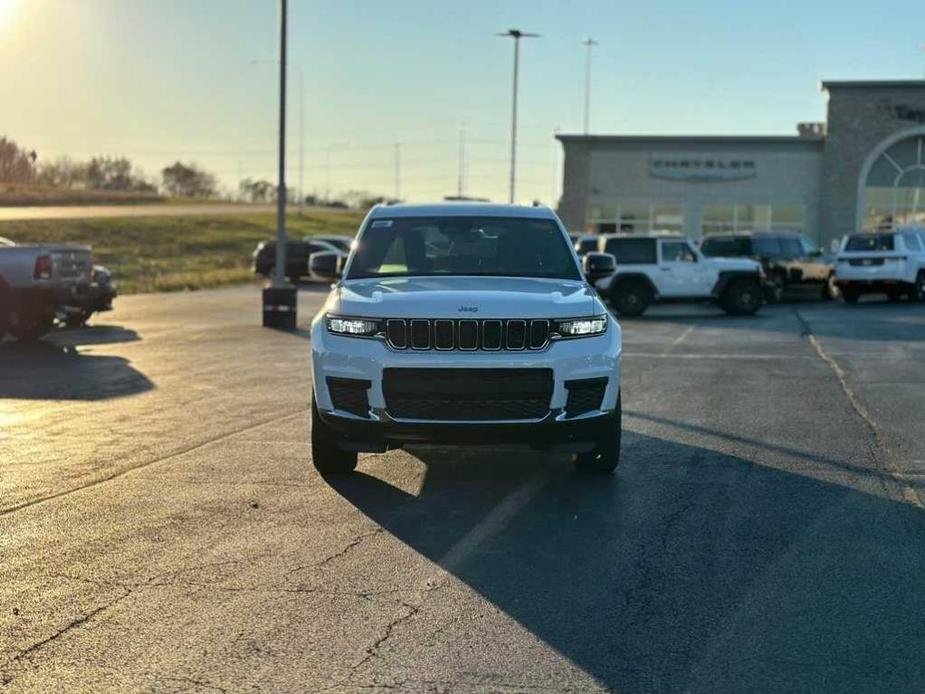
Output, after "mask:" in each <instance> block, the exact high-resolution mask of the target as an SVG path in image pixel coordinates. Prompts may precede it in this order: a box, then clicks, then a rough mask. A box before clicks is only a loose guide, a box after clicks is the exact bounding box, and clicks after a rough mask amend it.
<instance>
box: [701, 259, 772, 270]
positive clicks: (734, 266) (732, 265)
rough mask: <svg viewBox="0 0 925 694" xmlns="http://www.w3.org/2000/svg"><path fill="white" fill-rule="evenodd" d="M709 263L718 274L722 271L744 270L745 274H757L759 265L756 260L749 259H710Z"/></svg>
mask: <svg viewBox="0 0 925 694" xmlns="http://www.w3.org/2000/svg"><path fill="white" fill-rule="evenodd" d="M709 262H710V263H712V264H713V266H714V267H716V268H717V269H718V270H719V271H720V272H722V271H724V270H744V271H746V272H758V270H759V268H760V267H761V264H760V263H759V262H758V261H756V260H751V259H749V258H710V259H709Z"/></svg>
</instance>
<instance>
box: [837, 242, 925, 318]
mask: <svg viewBox="0 0 925 694" xmlns="http://www.w3.org/2000/svg"><path fill="white" fill-rule="evenodd" d="M835 283H836V284H837V285H838V287H839V289H841V294H842V297H843V298H844V299H845V301H847V302H848V303H849V304H854V303H857V301H858V299H859V298H860V297H861V295H862V294H868V293H878V294H886V295H887V297H888V298H889V299H890V300H891V301H898V300H899V299H900V298H901V297H902V296H903V295H907V296H908V297H909V298H910V299H912V300H913V301H925V228H923V227H896V229H894V230H893V231H889V232H873V233H871V232H868V233H863V234H852V235H851V236H848V237H847V238H846V239H845V240H844V241H843V242H842V247H841V251H840V252H839V254H838V260H837V262H836V265H835Z"/></svg>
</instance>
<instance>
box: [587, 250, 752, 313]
mask: <svg viewBox="0 0 925 694" xmlns="http://www.w3.org/2000/svg"><path fill="white" fill-rule="evenodd" d="M598 243H599V244H600V245H599V248H600V250H602V251H605V252H606V253H609V254H610V255H613V256H614V257H615V258H616V263H617V267H616V270H615V271H614V272H613V273H611V274H610V275H607V276H605V277H603V278H601V279H598V280H597V281H596V282H595V286H596V287H597V289H598V290H599V291H600V292H601V294H602V295H603V296H605V297H607V299H609V300H610V305H611V306H613V309H614V310H615V311H616V312H617V314H618V315H619V316H640V315H642V314H643V313H644V312H645V310H646V309H647V308H648V307H649V305H650V304H652V303H680V302H714V303H717V304H719V306H720V308H722V309H723V310H724V311H726V313H729V314H732V315H748V316H750V315H752V314H754V313H755V312H756V311H757V310H758V309H759V308H761V306H762V304H763V303H764V295H763V294H764V289H763V286H762V284H763V282H764V279H765V276H764V271H763V270H762V269H761V264H760V263H758V262H757V261H754V260H751V259H749V258H715V257H709V256H705V255H704V254H703V253H701V252H700V249H699V248H696V247H695V246H694V245H693V244H692V243H691V242H690V241H689V240H688V239H687V238H685V237H683V236H667V235H648V236H641V235H627V234H612V235H608V236H603V237H601V238H600V240H599V241H598Z"/></svg>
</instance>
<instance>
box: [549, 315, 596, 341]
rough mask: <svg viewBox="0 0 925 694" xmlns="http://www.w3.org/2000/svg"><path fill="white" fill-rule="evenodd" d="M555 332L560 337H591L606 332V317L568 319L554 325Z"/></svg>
mask: <svg viewBox="0 0 925 694" xmlns="http://www.w3.org/2000/svg"><path fill="white" fill-rule="evenodd" d="M556 332H557V333H559V335H561V336H562V337H591V336H592V335H600V334H601V333H604V332H607V316H606V315H603V316H591V317H590V318H570V319H569V320H560V321H559V322H558V323H557V324H556Z"/></svg>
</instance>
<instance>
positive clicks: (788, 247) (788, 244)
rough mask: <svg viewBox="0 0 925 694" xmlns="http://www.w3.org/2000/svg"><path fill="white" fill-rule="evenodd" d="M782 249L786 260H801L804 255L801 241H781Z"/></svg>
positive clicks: (786, 239) (785, 239)
mask: <svg viewBox="0 0 925 694" xmlns="http://www.w3.org/2000/svg"><path fill="white" fill-rule="evenodd" d="M780 245H781V248H782V249H783V251H784V257H785V258H799V257H800V256H802V255H804V252H803V246H802V245H801V244H800V239H798V238H790V237H785V238H782V239H781V240H780Z"/></svg>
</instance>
